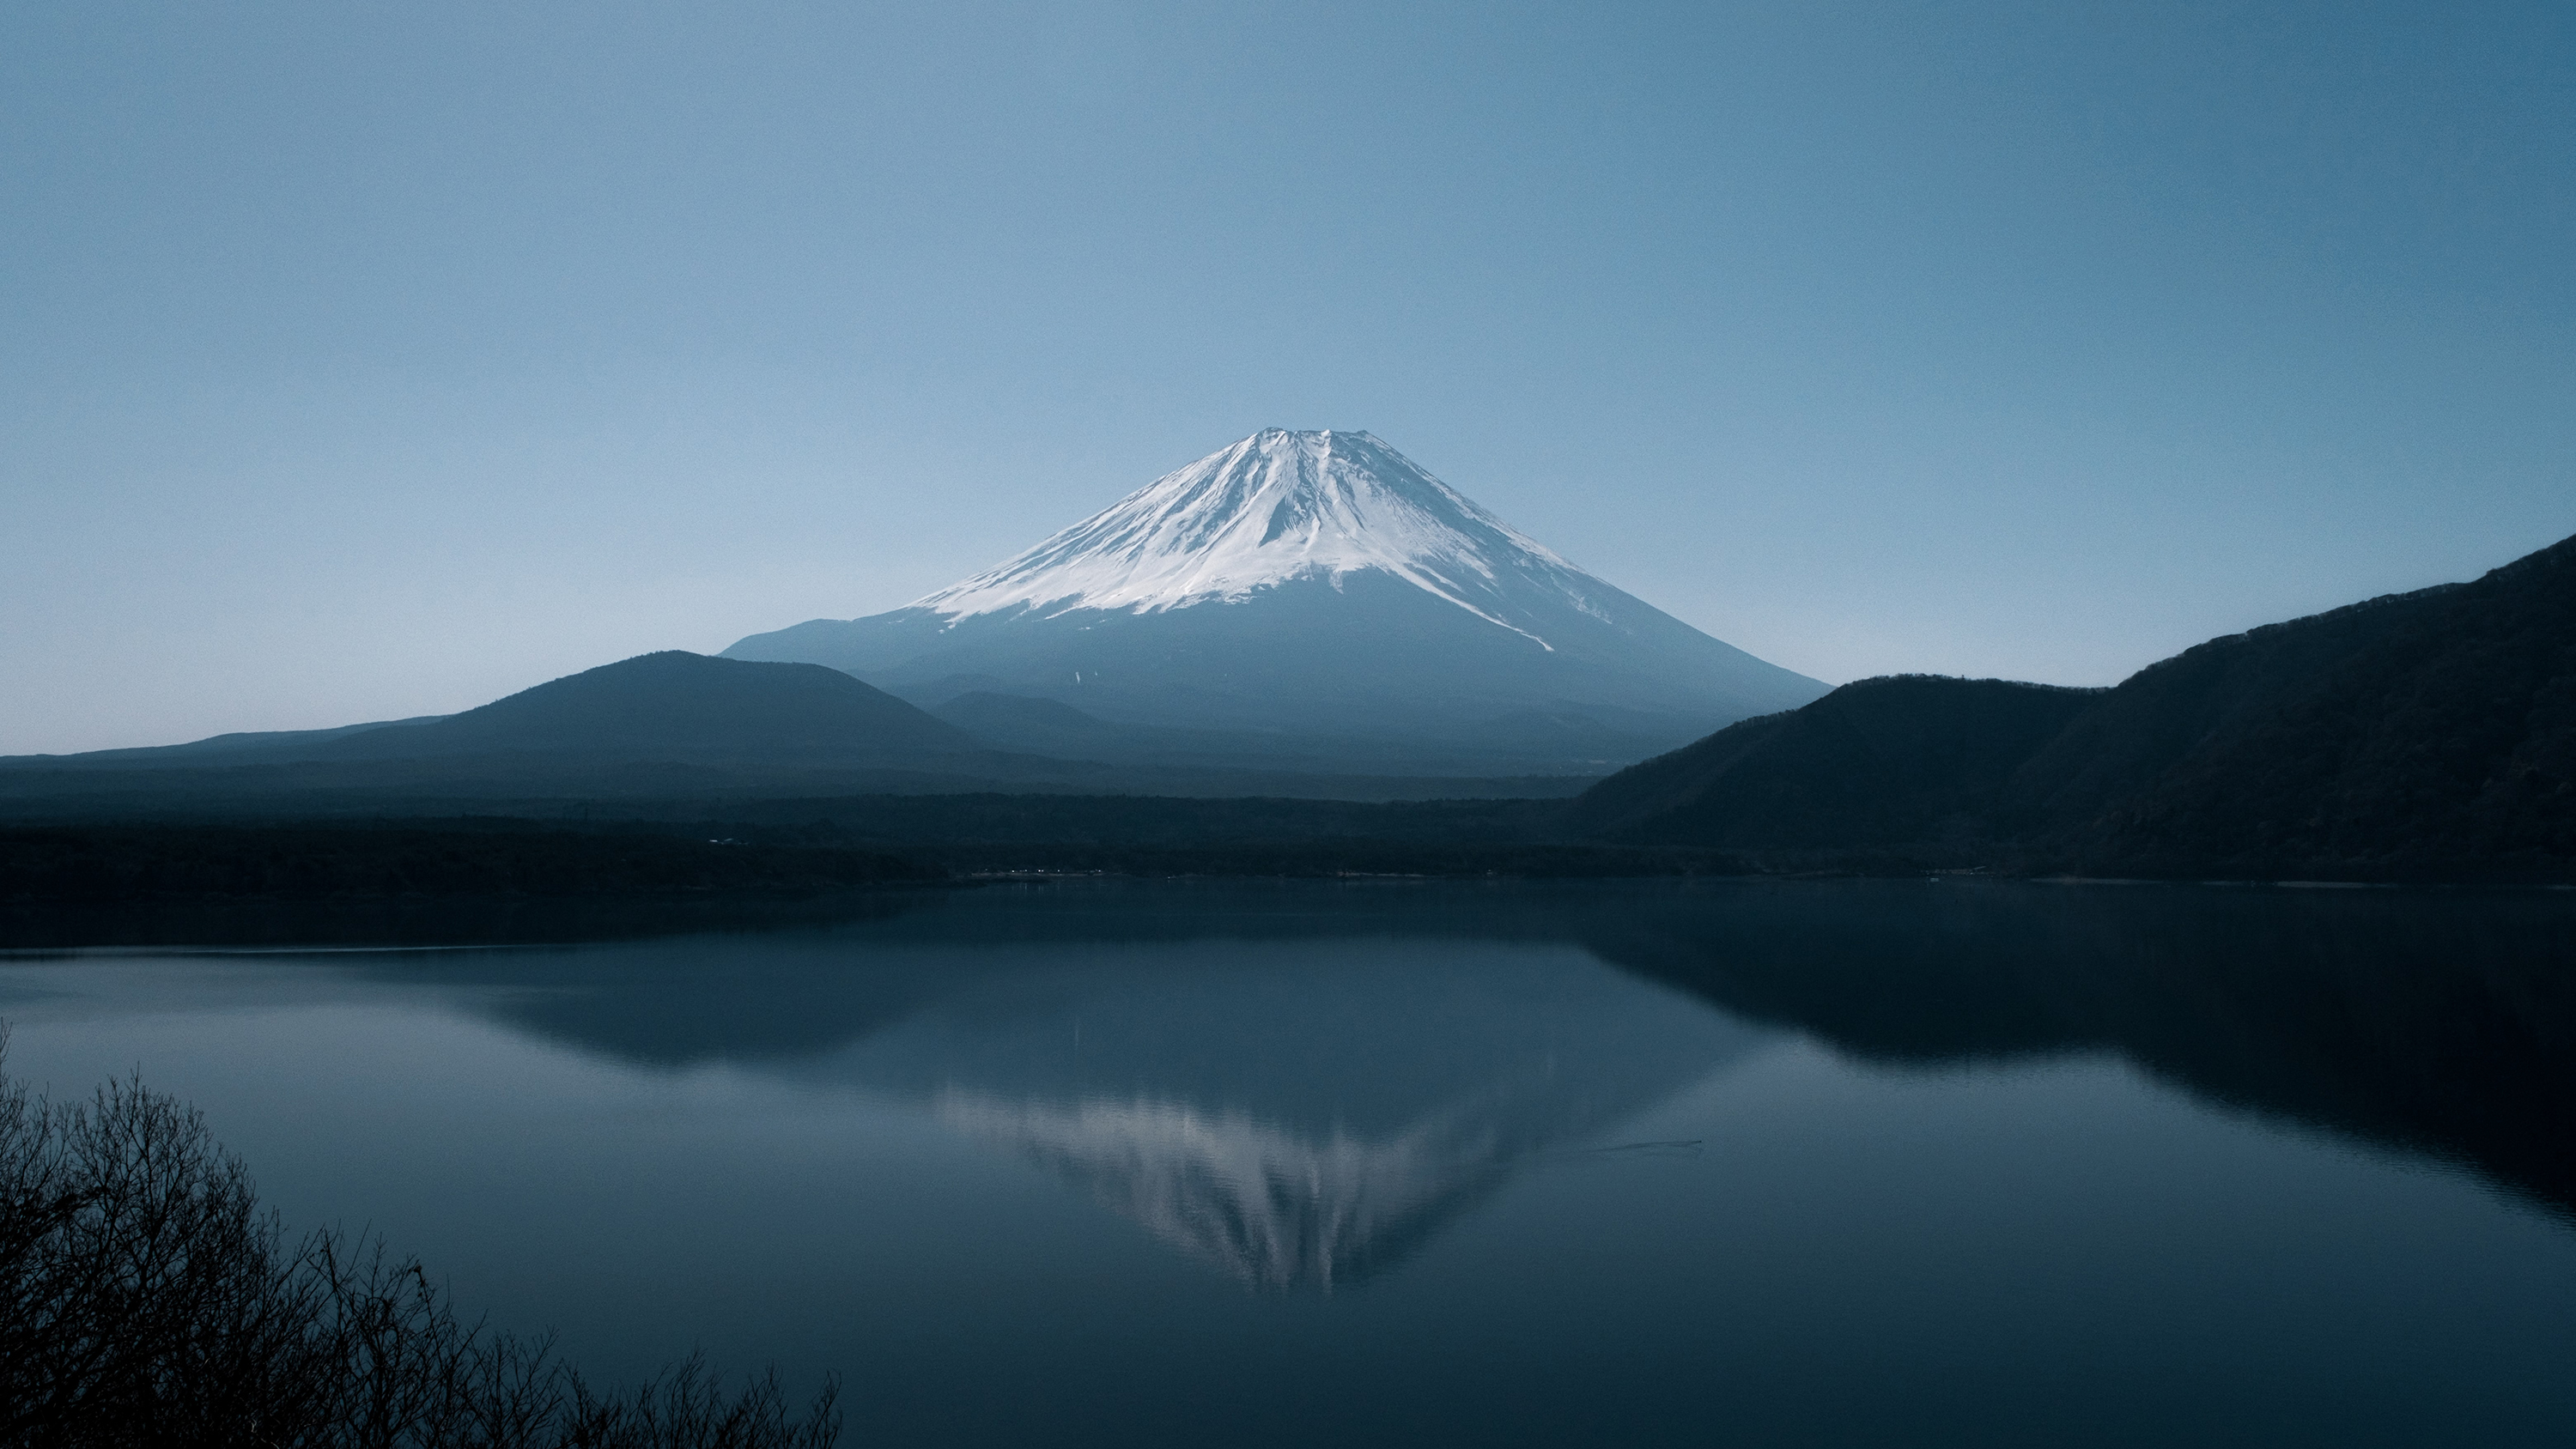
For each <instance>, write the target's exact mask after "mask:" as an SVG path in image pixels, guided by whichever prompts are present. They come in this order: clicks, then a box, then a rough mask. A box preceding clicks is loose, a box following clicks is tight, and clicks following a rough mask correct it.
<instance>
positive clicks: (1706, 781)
mask: <svg viewBox="0 0 2576 1449" xmlns="http://www.w3.org/2000/svg"><path fill="white" fill-rule="evenodd" d="M2100 693H2101V692H2100V691H2098V690H2082V689H2059V688H2055V687H2052V686H2049V685H2041V684H2021V683H2017V682H2014V681H2011V680H2002V679H1943V678H1937V677H1933V676H1928V675H1900V676H1897V677H1894V678H1888V679H1864V680H1861V681H1859V682H1857V683H1853V684H1846V685H1844V686H1843V687H1842V688H1840V689H1837V690H1835V691H1834V692H1833V693H1831V694H1829V695H1826V696H1825V697H1824V698H1823V699H1820V700H1817V701H1816V702H1815V703H1813V704H1811V705H1808V706H1806V707H1805V708H1804V709H1800V710H1796V711H1793V712H1791V713H1788V714H1776V715H1768V716H1765V717H1763V718H1761V719H1751V720H1745V721H1743V722H1742V723H1740V724H1735V725H1731V726H1729V727H1728V728H1726V729H1723V730H1720V731H1718V732H1717V733H1716V734H1714V735H1711V736H1709V737H1708V738H1707V739H1704V740H1701V741H1700V742H1698V743H1697V744H1694V745H1692V746H1690V747H1689V748H1687V749H1682V750H1676V751H1674V752H1673V753H1671V754H1669V755H1664V756H1662V757H1660V758H1657V759H1653V760H1649V761H1647V762H1646V763H1644V764H1642V765H1638V766H1635V767H1633V768H1631V769H1627V770H1623V771H1621V772H1620V773H1618V774H1616V775H1613V776H1612V777H1610V778H1609V779H1607V780H1604V781H1602V782H1601V783H1600V784H1598V785H1595V786H1593V787H1592V788H1591V789H1590V790H1588V791H1586V792H1585V793H1584V794H1583V796H1582V797H1581V798H1580V801H1579V803H1578V804H1577V806H1576V808H1575V820H1576V822H1577V824H1578V828H1581V829H1585V830H1588V831H1592V832H1596V833H1602V834H1613V835H1617V836H1619V837H1621V838H1623V839H1629V840H1635V841H1638V842H1641V843H1656V844H1690V845H1711V846H1722V847H1728V848H1737V849H1741V848H1748V847H1749V848H1771V849H1829V848H1831V849H1853V848H1871V847H1883V846H1893V845H1908V844H1917V843H1922V842H1930V841H1939V840H1945V839H1947V840H1954V841H1955V840H1959V839H1962V838H1978V837H1982V836H1984V835H1986V834H1988V833H1989V832H1990V829H1991V825H1990V820H1989V817H1990V816H1991V814H1992V812H1993V810H1994V808H1995V805H1996V801H1997V799H1998V797H1999V796H2000V794H2001V793H2002V791H2003V789H2004V787H2005V786H2006V784H2007V783H2008V782H2010V781H2011V780H2012V778H2013V775H2014V772H2015V771H2016V770H2017V769H2018V768H2019V767H2020V766H2021V765H2022V764H2023V762H2024V761H2026V760H2027V759H2028V758H2029V757H2030V756H2031V754H2032V753H2033V752H2034V751H2035V750H2037V749H2038V748H2039V747H2040V746H2041V745H2043V744H2045V743H2047V742H2048V741H2049V740H2050V739H2052V738H2054V737H2055V736H2056V735H2058V734H2059V733H2060V732H2061V731H2063V730H2064V729H2065V728H2066V726H2067V724H2068V722H2069V721H2071V720H2073V719H2074V718H2076V717H2077V716H2079V715H2080V714H2082V713H2083V712H2084V711H2085V710H2087V709H2088V708H2090V707H2091V706H2092V705H2093V704H2094V703H2095V701H2096V700H2097V699H2098V698H2099V697H2100Z"/></svg>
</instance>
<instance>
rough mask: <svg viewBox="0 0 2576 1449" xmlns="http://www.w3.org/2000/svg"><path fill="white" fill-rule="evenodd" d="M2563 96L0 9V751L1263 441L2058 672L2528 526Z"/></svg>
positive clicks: (2521, 34)
mask: <svg viewBox="0 0 2576 1449" xmlns="http://www.w3.org/2000/svg"><path fill="white" fill-rule="evenodd" d="M2122 9H2125V10H2126V11H2127V12H2128V14H2127V15H2126V17H2125V18H2123V17H2121V16H2120V15H2118V14H2116V13H2114V12H2115V11H2117V10H2122ZM2571 87H2576V10H2571V9H2570V8H2569V7H2567V6H2564V5H2517V4H2512V3H2487V4H2478V5H2468V6H2461V5H2433V4H2423V5H2372V4H2367V3H2350V0H2347V3H2337V4H2321V5H2313V6H2303V5H2295V4H2282V3H2271V4H2188V3H2172V4H2157V5H2137V6H2129V7H2106V6H2094V5H2073V4H2053V5H2039V4H2030V5H2017V4H1970V3H1959V4H1943V5H1923V4H1893V3H1891V4H1877V5H1836V4H1831V3H1819V0H1797V3H1786V4H1776V5H1706V6H1655V5H1626V6H1602V5H1565V6H1514V5H1500V4H1491V3H1477V4H1460V5H1431V4H1421V5H1398V4H1388V3H1383V0H1381V3H1371V4H1354V5H1333V4H1309V5H1242V6H1225V5H1210V4H1190V5H1171V6H1156V5H1094V6H1081V5H1048V6H1034V5H1032V6H1018V5H976V4H968V3H958V0H945V3H940V4H935V5H921V6H900V5H856V4H818V5H811V6H793V5H761V4H747V3H728V4H724V5H708V6H703V7H670V6H652V5H643V4H618V5H605V4H603V5H595V6H585V5H569V4H560V5H559V4H546V5H534V6H531V5H525V4H508V5H472V4H463V3H457V4H440V5H430V6H398V5H390V4H356V3H350V0H332V3H327V4H314V5H309V6H260V5H245V6H220V7H219V6H140V5H136V6H128V5H122V4H94V3H82V4H62V5H51V4H20V5H13V6H10V7H8V8H7V9H6V11H5V12H0V752H12V751H31V750H73V749H85V748H95V747H101V746H110V745H123V744H141V743H160V742H167V741H172V740H178V739H184V738H192V737H196V736H201V735H206V734H211V733H215V732H217V731H221V730H230V729H252V728H294V727H306V726H319V725H329V724H337V723H345V722H349V721H354V720H359V719H372V718H385V717H393V716H401V715H408V714H418V713H430V712H439V711H446V710H452V709H457V708H461V707H465V706H469V705H473V704H476V703H480V702H482V701H483V700H486V699H489V698H491V697H493V696H495V695H498V694H502V693H505V692H507V691H509V690H512V689H516V688H520V687H523V686H525V685H528V684H531V683H535V682H538V681H540V680H543V679H546V678H549V677H552V676H555V675H559V674H563V673H567V672H570V671H572V670H575V669H579V668H584V667H587V666H589V665H592V664H596V663H601V662H605V661H607V660H610V659H614V658H619V657H622V656H624V655H627V654H632V653H637V652H640V651H643V650H647V649H654V648H667V647H679V648H689V649H700V650H714V649H717V648H721V647H722V646H724V645H725V644H727V643H730V642H731V641H732V640H734V639H735V638H737V637H739V636H740V635H742V634H745V633H748V632H751V631H754V630H759V629H768V628H775V627H778V626H781V625H784V624H789V623H793V622H796V621H798V620H801V619H806V618H811V617H816V616H824V615H829V616H836V617H847V616H850V615H855V614H862V613H871V612H875V611H877V610H880V609H885V608H890V607H894V606H896V605H899V604H902V603H904V602H905V601H907V600H908V599H910V598H912V597H914V596H915V595H918V594H920V593H923V592H926V591H927V590H929V589H931V588H933V587H936V586H937V585H939V584H942V583H945V582H947V581H949V580H950V579H953V578H955V577H957V576H959V575H961V574H964V573H966V572H969V571H971V570H973V569H976V568H980V567H982V566H984V565H986V564H989V563H992V562H994V561H996V560H997V559H999V558H1000V557H1002V556H1003V555H1006V554H1008V553H1010V552H1013V551H1015V550H1017V549H1018V548H1020V547H1023V546H1025V545H1026V544H1028V543H1030V542H1033V541H1035V540H1036V539H1037V538H1038V537H1040V536H1042V535H1044V534H1046V533H1048V532H1050V531H1052V530H1054V529H1056V528H1058V527H1060V526H1062V525H1064V524H1066V523H1069V522H1071V521H1073V520H1074V519H1075V518H1077V517H1079V516H1081V515H1083V514H1086V513H1088V512H1091V511H1092V510H1094V509H1096V508H1098V507H1100V506H1102V505H1104V504H1106V503H1108V502H1109V501H1111V500H1112V499H1114V498H1116V497H1118V496H1119V495H1120V494H1122V493H1125V492H1127V491H1128V490H1130V489H1132V488H1135V487H1137V486H1140V485H1142V484H1143V483H1145V482H1146V481H1148V480H1149V479H1151V478H1153V477H1154V476H1156V475H1157V474H1160V473H1162V472H1164V471H1166V470H1168V469H1170V468H1173V467H1175V466H1178V465H1179V464H1181V463H1183V462H1186V461H1188V460H1189V459H1191V458H1194V457H1197V456H1198V455H1200V454H1202V453H1205V452H1208V451H1211V450H1213V449H1215V448H1217V447H1219V446H1221V445H1223V444H1225V443H1227V442H1229V441H1231V440H1232V439H1234V438H1236V437H1238V436H1241V435H1242V434H1245V433H1248V432H1250V431H1252V430H1254V429H1255V428H1258V427H1262V426H1267V425H1277V426H1285V427H1336V428H1366V429H1369V430H1370V431H1373V432H1375V433H1377V434H1379V435H1380V436H1382V437H1384V438H1385V439H1387V440H1388V441H1389V442H1391V443H1393V444H1394V445H1395V446H1396V447H1398V448H1400V449H1402V450H1403V451H1405V452H1406V453H1408V454H1410V455H1411V456H1413V457H1414V458H1415V459H1416V460H1417V461H1419V462H1421V463H1422V464H1423V465H1424V466H1426V467H1428V468H1430V469H1431V470H1432V471H1433V472H1435V473H1437V474H1439V475H1440V476H1442V477H1443V478H1445V479H1447V480H1448V481H1449V482H1451V483H1453V484H1455V485H1457V486H1458V487H1460V488H1462V489H1464V490H1465V491H1466V492H1467V493H1469V494H1470V495H1472V496H1474V497H1476V498H1478V499H1480V500H1481V501H1483V502H1484V503H1486V504H1487V505H1488V506H1490V507H1492V508H1494V509H1495V510H1496V511H1498V512H1500V513H1501V514H1502V515H1503V516H1504V517H1506V518H1508V519H1510V520H1511V521H1512V522H1514V523H1516V524H1518V525H1519V526H1520V527H1522V528H1523V529H1525V530H1527V531H1528V532H1530V533H1532V534H1534V535H1536V536H1537V537H1538V538H1540V539H1542V540H1544V541H1546V542H1547V543H1549V544H1550V545H1552V546H1553V547H1555V548H1556V549H1557V550H1558V551H1559V552H1560V553H1563V554H1565V555H1567V556H1568V557H1569V558H1571V559H1573V560H1574V561H1575V562H1576V563H1578V564H1581V565H1583V566H1584V567H1587V568H1589V569H1591V570H1593V571H1594V572H1596V573H1599V574H1601V575H1603V576H1604V577H1606V578H1608V579H1610V580H1611V581H1613V582H1615V583H1617V584H1620V585H1621V586H1623V587H1625V588H1627V589H1628V590H1629V591H1631V592H1633V593H1636V594H1638V595H1640V596H1642V597H1644V598H1645V599H1647V600H1648V601H1650V602H1652V603H1655V604H1658V605H1660V606H1662V607H1663V608H1665V609H1667V610H1669V611H1671V612H1673V613H1675V614H1677V615H1679V616H1681V617H1682V618H1684V619H1687V620H1689V621H1691V622H1692V623H1694V624H1697V625H1699V626H1700V627H1702V628H1704V629H1707V630H1709V631H1710V632H1712V633H1714V634H1716V635H1718V636H1719V637H1720V638H1723V639H1726V640H1728V641H1730V642H1732V643H1735V644H1738V645H1741V646H1743V647H1745V648H1748V649H1751V650H1753V651H1755V652H1757V653H1759V654H1762V655H1764V656H1765V657H1767V658H1770V659H1773V660H1775V661H1777V662H1779V663H1781V664H1784V665H1787V666H1789V667H1791V668H1795V669H1799V670H1803V671H1805V672H1807V673H1810V674H1813V675H1816V676H1818V677H1821V678H1824V679H1828V680H1836V681H1839V680H1843V679H1849V678H1854V677H1858V676H1862V675H1868V674H1875V673H1882V672H1888V671H1896V670H1931V671H1940V672H1949V673H1969V674H1981V675H1982V674H2001V675H2012V676H2021V677H2026V678H2036V679H2046V680H2057V681H2063V682H2070V683H2093V682H2107V681H2111V680H2116V679H2118V678H2120V677H2121V676H2123V675H2125V674H2126V673H2128V672H2129V671H2130V670H2132V669H2135V668H2136V667H2138V666H2139V665H2142V664H2145V663H2147V662H2149V661H2150V660H2153V659H2155V658H2157V657H2160V656H2162V655H2164V654H2167V653H2170V652H2172V651H2174V650H2176V649H2178V648H2181V647H2183V646H2185V645H2188V644H2190V643H2192V642H2194V641H2196V640H2198V639H2201V638H2203V637H2206V636H2209V635H2212V634H2217V633H2223V632H2228V631H2232V630H2235V629H2239V628H2243V627H2245V626H2248V625H2251V624H2256V623H2260V622H2264V621H2266V620H2270V619H2275V618H2280V617H2285V616H2289V615H2295V614H2299V613H2304V612H2310V611H2313V610H2316V609H2319V608H2323V607H2327V606H2331V605H2335V604H2339V603H2343V602H2346V601H2348V600H2351V599H2354V598H2358V597H2362V596H2365V595H2369V594H2373V593H2380V592H2386V591H2389V590H2395V589H2406V588H2413V587H2418V586H2421V585H2424V584H2428V583H2433V582H2437V581H2440V580H2444V579H2454V578H2462V577H2467V576H2471V575H2474V574H2476V573H2477V572H2479V571H2481V570H2483V569H2485V568H2487V567H2490V566H2492V565H2495V564H2498V563H2501V562H2504V561H2505V560H2507V559H2509V558H2512V557H2514V556H2516V555H2518V554H2521V553H2524V552H2527V551H2529V550H2531V549H2533V548H2537V547H2540V546H2542V545H2544V544H2547V543H2550V542H2552V541H2554V540H2556V539H2558V538H2560V537H2562V536H2564V535H2566V534H2569V533H2571V532H2576V89H2571Z"/></svg>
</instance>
